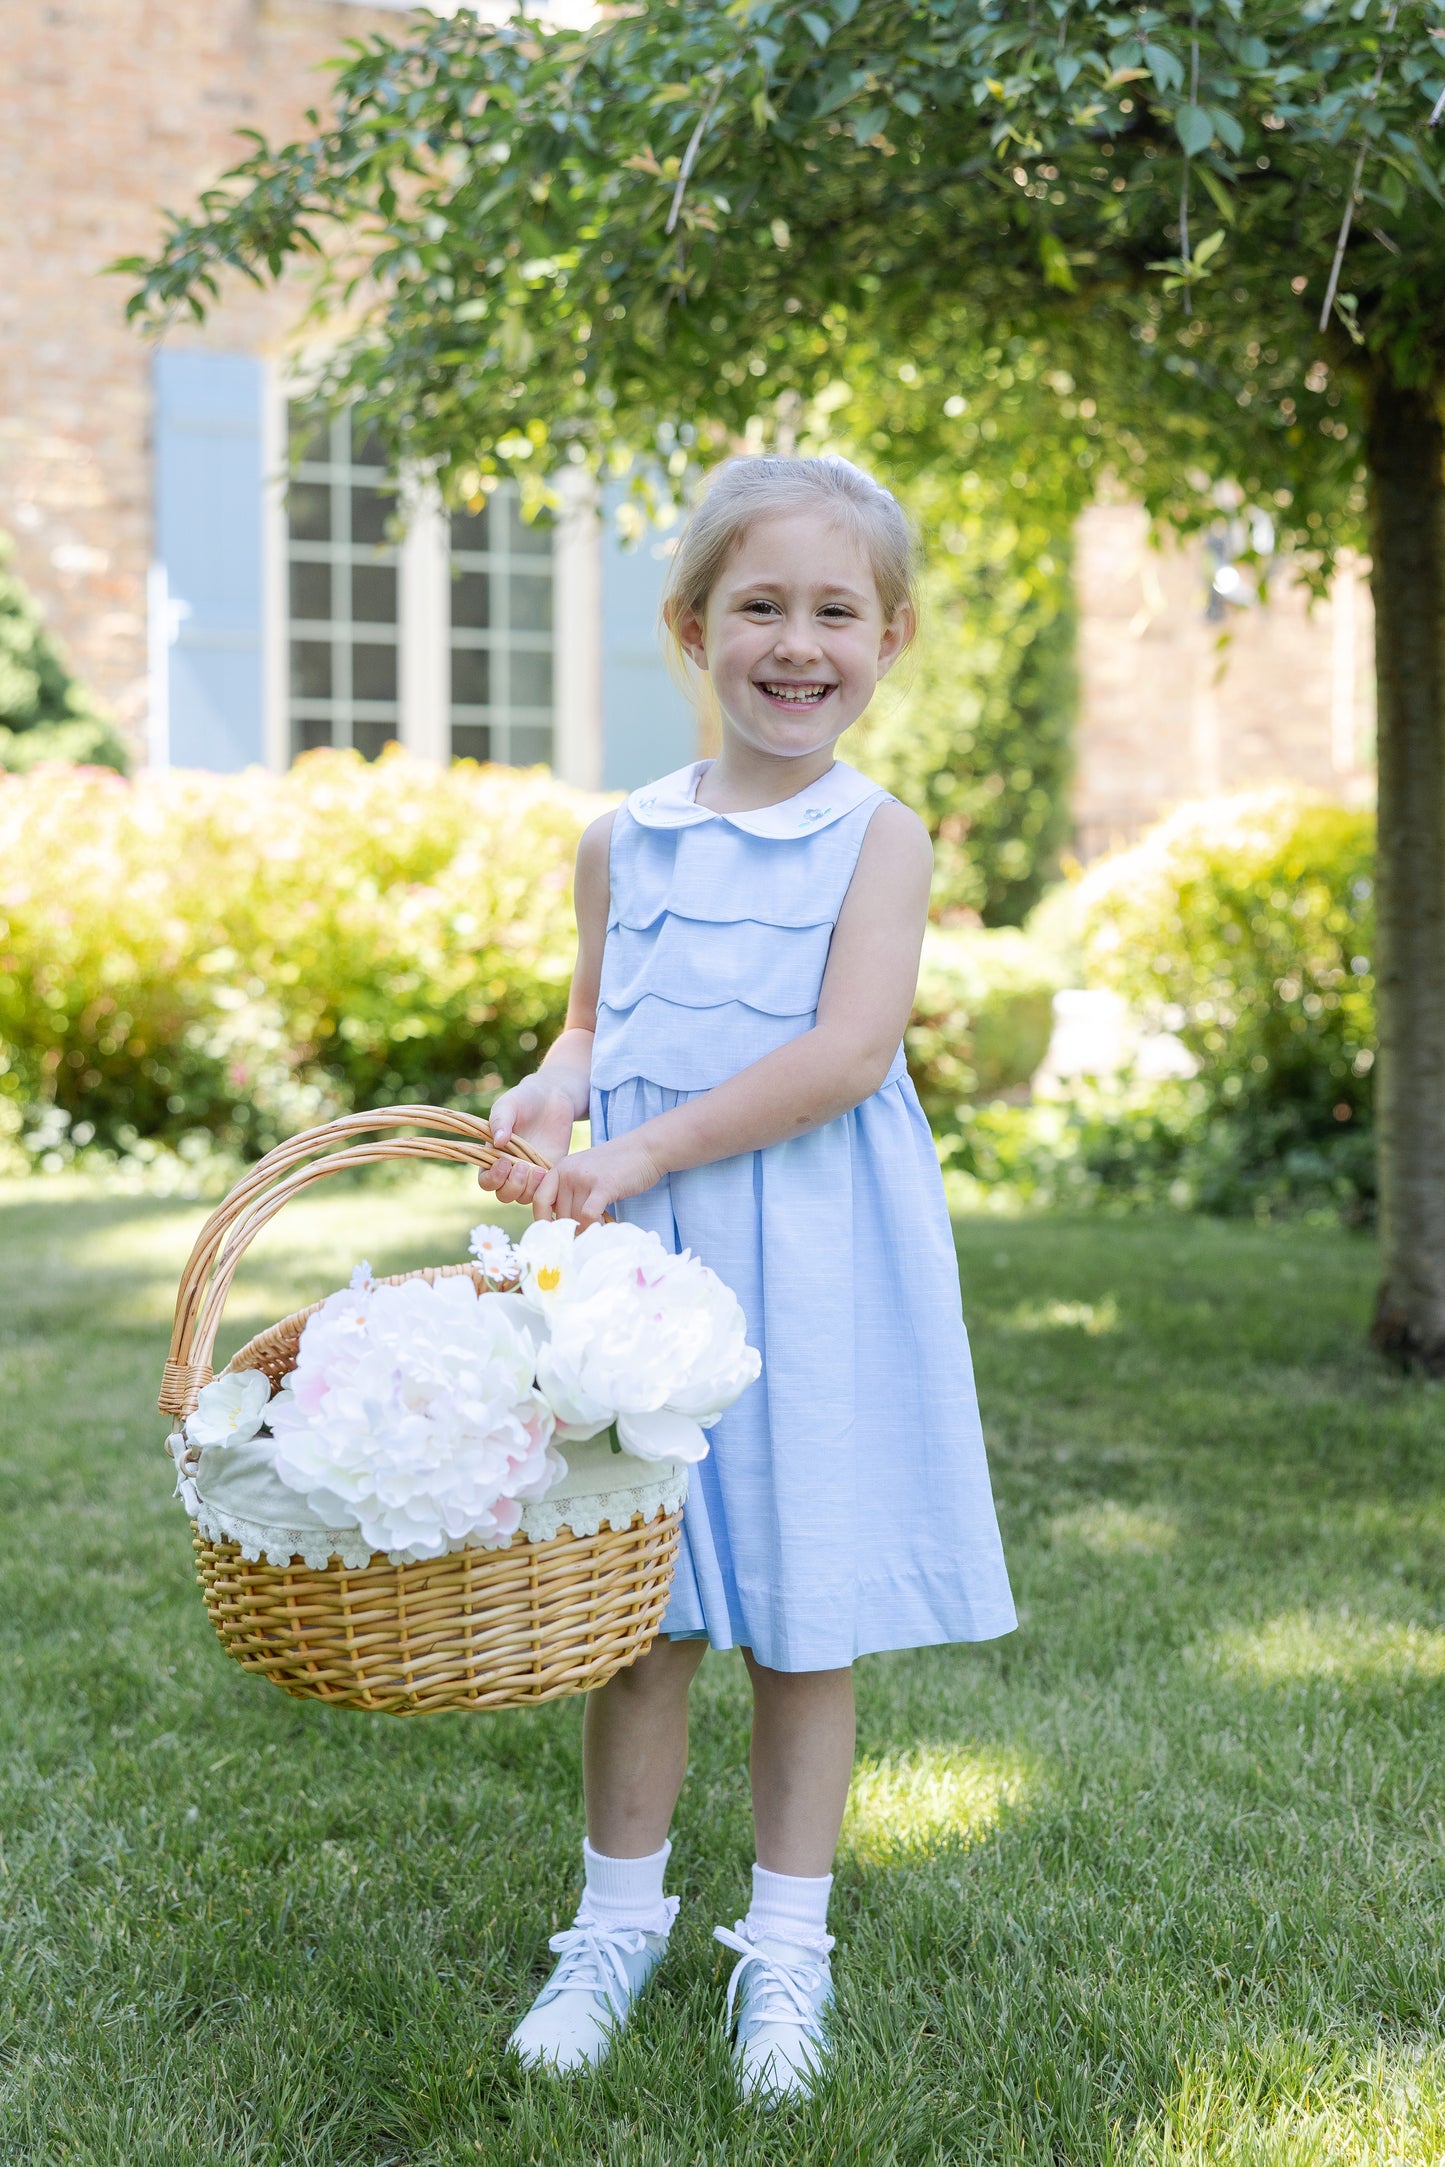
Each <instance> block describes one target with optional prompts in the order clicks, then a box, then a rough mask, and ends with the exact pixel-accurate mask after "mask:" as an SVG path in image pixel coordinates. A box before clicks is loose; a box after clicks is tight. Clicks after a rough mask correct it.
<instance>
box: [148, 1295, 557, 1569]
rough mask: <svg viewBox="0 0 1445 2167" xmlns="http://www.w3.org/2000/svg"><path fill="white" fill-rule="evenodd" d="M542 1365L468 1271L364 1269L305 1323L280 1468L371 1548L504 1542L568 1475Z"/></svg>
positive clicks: (288, 1396) (276, 1423)
mask: <svg viewBox="0 0 1445 2167" xmlns="http://www.w3.org/2000/svg"><path fill="white" fill-rule="evenodd" d="M534 1369H535V1357H534V1353H533V1348H532V1343H531V1341H530V1339H529V1338H528V1337H527V1335H526V1333H525V1332H524V1331H522V1330H520V1329H519V1328H518V1326H517V1325H516V1324H515V1323H514V1322H513V1321H512V1319H511V1318H510V1317H509V1316H508V1315H507V1313H506V1309H505V1307H504V1305H503V1304H502V1303H500V1302H496V1301H492V1300H488V1299H487V1298H486V1297H485V1296H483V1295H479V1293H478V1291H477V1288H476V1286H475V1285H474V1284H473V1282H472V1280H471V1278H470V1276H468V1275H465V1274H462V1275H459V1276H455V1277H452V1278H448V1279H437V1280H434V1281H431V1282H428V1281H427V1280H425V1279H407V1280H404V1281H403V1282H402V1283H401V1285H399V1286H376V1285H374V1284H373V1283H372V1282H371V1281H370V1279H369V1278H368V1277H366V1276H365V1267H362V1269H361V1271H360V1272H359V1273H358V1274H356V1275H354V1276H353V1281H352V1285H351V1286H350V1287H349V1288H347V1289H345V1290H344V1291H343V1292H342V1293H340V1294H333V1295H331V1296H330V1297H329V1299H328V1300H327V1301H325V1302H323V1303H322V1305H321V1308H320V1309H319V1310H318V1311H317V1312H316V1314H315V1315H314V1316H312V1317H310V1318H308V1320H307V1323H306V1326H305V1328H304V1330H303V1331H302V1334H301V1340H300V1344H299V1346H298V1348H297V1355H296V1367H295V1369H294V1370H293V1371H292V1372H291V1375H290V1378H289V1380H288V1382H289V1386H290V1389H289V1391H286V1390H283V1391H282V1392H281V1393H280V1394H278V1395H277V1397H276V1398H275V1399H274V1400H272V1402H271V1406H270V1409H269V1422H270V1428H271V1434H272V1436H273V1437H274V1438H275V1440H276V1461H275V1464H276V1472H277V1474H278V1475H279V1476H280V1477H281V1479H282V1481H283V1482H285V1483H287V1484H289V1485H290V1487H291V1488H292V1489H294V1490H297V1491H299V1492H300V1493H301V1494H302V1495H303V1496H304V1497H305V1499H306V1501H307V1503H308V1504H309V1505H310V1506H311V1508H312V1510H313V1511H315V1512H317V1513H319V1514H321V1515H322V1517H323V1518H325V1519H327V1520H328V1521H329V1522H330V1523H331V1524H332V1525H334V1526H338V1527H341V1526H350V1525H352V1524H353V1523H354V1524H356V1525H357V1526H359V1527H360V1529H361V1531H362V1533H363V1535H364V1536H365V1537H366V1539H367V1541H368V1542H369V1543H370V1544H371V1546H372V1548H373V1549H374V1550H387V1551H391V1552H396V1553H403V1554H405V1555H407V1556H409V1557H413V1558H430V1557H440V1556H441V1555H442V1554H443V1552H444V1551H446V1550H450V1549H455V1548H457V1547H459V1546H460V1545H461V1544H463V1543H469V1542H470V1543H477V1544H486V1543H492V1542H496V1541H497V1540H498V1539H499V1538H503V1537H505V1536H508V1535H510V1534H511V1533H512V1532H513V1531H514V1530H515V1528H516V1527H517V1526H518V1524H519V1522H520V1521H521V1517H522V1504H523V1502H525V1501H526V1500H528V1499H531V1498H539V1497H542V1496H544V1495H545V1494H546V1492H547V1491H548V1490H549V1489H551V1488H552V1486H553V1484H554V1483H555V1482H557V1481H558V1480H559V1479H560V1478H561V1476H562V1475H564V1474H565V1473H566V1463H565V1461H563V1460H562V1459H561V1458H560V1457H559V1455H558V1454H557V1453H556V1452H554V1451H553V1450H552V1449H551V1439H552V1432H553V1429H554V1427H555V1424H554V1421H553V1417H552V1411H551V1409H550V1408H549V1407H548V1405H547V1403H546V1401H545V1400H544V1399H543V1398H542V1396H541V1394H540V1393H539V1392H538V1391H537V1389H536V1387H535V1384H534V1382H533V1372H534ZM217 1381H218V1382H219V1381H220V1380H219V1379H218V1380H217ZM207 1389H210V1388H209V1387H208V1388H207ZM203 1397H204V1395H203ZM199 1411H200V1410H199V1408H198V1410H197V1412H199ZM194 1419H195V1418H194V1417H192V1424H188V1425H187V1434H188V1436H189V1435H193V1434H194V1433H193V1429H192V1425H193V1424H194Z"/></svg>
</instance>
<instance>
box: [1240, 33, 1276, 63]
mask: <svg viewBox="0 0 1445 2167" xmlns="http://www.w3.org/2000/svg"><path fill="white" fill-rule="evenodd" d="M1235 52H1236V57H1237V58H1238V61H1239V65H1240V66H1241V67H1242V68H1267V67H1268V66H1269V47H1268V46H1267V45H1266V44H1265V42H1264V39H1263V38H1241V39H1240V41H1239V44H1238V46H1237V47H1236V48H1235Z"/></svg>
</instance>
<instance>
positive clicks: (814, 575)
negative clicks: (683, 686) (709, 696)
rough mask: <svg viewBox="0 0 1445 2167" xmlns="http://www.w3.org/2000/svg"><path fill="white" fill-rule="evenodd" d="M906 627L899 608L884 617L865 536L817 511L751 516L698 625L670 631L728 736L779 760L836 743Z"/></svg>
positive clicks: (897, 650) (690, 619)
mask: <svg viewBox="0 0 1445 2167" xmlns="http://www.w3.org/2000/svg"><path fill="white" fill-rule="evenodd" d="M912 629H913V627H912V615H911V612H910V611H909V610H908V609H907V608H906V607H905V608H904V609H902V610H900V611H899V613H898V615H897V616H896V617H895V618H894V619H893V621H892V623H891V624H889V623H887V622H885V620H884V616H883V608H882V604H881V603H880V602H879V599H878V589H877V585H876V583H875V581H874V577H873V568H872V565H871V564H870V563H869V559H868V552H867V550H866V548H865V547H864V545H863V543H862V541H861V540H859V539H858V538H857V537H856V536H855V535H853V534H851V533H850V532H849V531H848V529H847V528H846V527H845V526H843V525H841V524H840V523H839V522H837V521H835V520H832V519H829V518H828V517H827V516H826V515H825V514H823V513H819V512H789V513H778V514H775V515H773V516H772V517H770V518H766V519H760V520H758V521H757V523H756V525H754V526H752V527H751V528H749V529H748V530H747V531H746V533H744V534H743V535H742V536H741V538H740V539H739V540H738V542H737V543H736V545H735V546H734V548H733V551H732V553H731V555H730V556H729V557H728V559H727V561H726V563H725V564H724V566H723V568H722V572H721V574H720V575H719V577H718V580H717V583H716V585H715V586H714V588H713V590H712V593H711V594H710V595H709V596H708V599H707V605H706V608H705V610H704V612H703V615H702V619H701V622H699V620H698V618H697V617H696V616H695V615H694V614H693V613H692V612H686V613H684V614H683V615H682V616H681V617H680V618H679V619H678V621H677V624H676V626H675V630H676V633H677V636H678V638H679V640H680V641H681V643H682V645H683V647H684V649H685V650H686V652H687V654H688V655H689V657H690V658H691V660H692V661H693V662H694V663H696V665H697V667H698V668H699V669H700V670H706V671H707V672H708V673H709V675H710V676H711V678H712V681H713V686H714V689H715V691H716V693H717V700H718V705H719V707H720V708H721V709H722V713H723V721H724V730H725V732H726V731H728V730H730V731H731V733H732V735H733V737H734V738H735V740H738V741H740V742H741V743H742V744H745V745H747V746H748V747H749V748H750V749H751V750H752V751H755V752H760V753H766V754H770V755H772V756H773V757H774V758H781V759H801V758H805V757H806V756H808V755H809V754H815V753H818V752H820V751H822V750H823V749H824V748H825V747H827V746H830V745H831V744H832V743H833V742H834V740H835V739H837V738H839V737H841V736H842V734H843V732H844V731H845V730H846V729H847V728H848V725H849V724H850V723H852V722H856V721H857V719H858V717H859V716H860V715H861V714H862V712H863V710H864V708H865V707H866V706H867V705H868V702H869V701H870V700H871V699H872V697H873V693H874V690H875V688H876V686H877V684H878V680H879V678H880V677H882V676H883V675H884V674H885V673H886V672H887V671H888V670H890V669H891V668H892V666H893V664H894V663H895V662H896V661H897V659H898V657H899V655H900V654H901V653H902V651H903V649H904V647H905V646H906V645H907V644H908V639H909V636H910V634H911V632H912Z"/></svg>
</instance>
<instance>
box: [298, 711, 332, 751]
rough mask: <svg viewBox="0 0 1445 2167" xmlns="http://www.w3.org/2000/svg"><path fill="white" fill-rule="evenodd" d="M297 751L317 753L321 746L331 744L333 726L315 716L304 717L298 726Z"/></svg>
mask: <svg viewBox="0 0 1445 2167" xmlns="http://www.w3.org/2000/svg"><path fill="white" fill-rule="evenodd" d="M296 739H297V744H296V750H297V751H298V752H315V751H316V750H317V748H318V747H319V746H322V745H329V744H330V743H331V725H330V723H329V722H323V721H321V720H320V719H319V718H318V717H317V716H315V715H306V716H303V718H302V720H301V721H300V722H298V723H297V725H296Z"/></svg>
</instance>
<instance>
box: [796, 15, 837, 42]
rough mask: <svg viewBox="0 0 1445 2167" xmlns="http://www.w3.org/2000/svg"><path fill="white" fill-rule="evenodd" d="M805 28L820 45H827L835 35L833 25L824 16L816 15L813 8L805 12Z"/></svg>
mask: <svg viewBox="0 0 1445 2167" xmlns="http://www.w3.org/2000/svg"><path fill="white" fill-rule="evenodd" d="M803 27H804V28H805V29H806V30H807V31H808V33H809V35H810V36H811V37H812V39H813V41H814V43H815V44H818V45H826V44H827V42H828V40H829V38H831V37H832V35H833V25H832V24H831V23H830V22H828V21H827V20H826V19H825V18H824V17H823V16H821V15H815V14H814V13H813V11H812V9H811V8H804V10H803Z"/></svg>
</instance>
